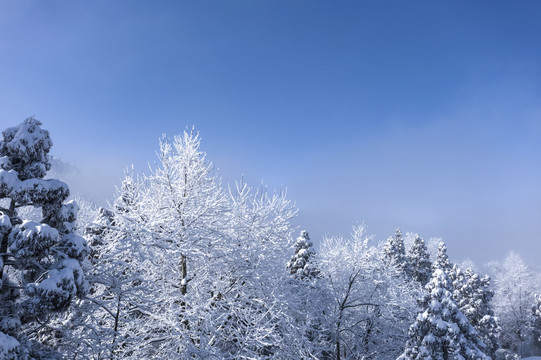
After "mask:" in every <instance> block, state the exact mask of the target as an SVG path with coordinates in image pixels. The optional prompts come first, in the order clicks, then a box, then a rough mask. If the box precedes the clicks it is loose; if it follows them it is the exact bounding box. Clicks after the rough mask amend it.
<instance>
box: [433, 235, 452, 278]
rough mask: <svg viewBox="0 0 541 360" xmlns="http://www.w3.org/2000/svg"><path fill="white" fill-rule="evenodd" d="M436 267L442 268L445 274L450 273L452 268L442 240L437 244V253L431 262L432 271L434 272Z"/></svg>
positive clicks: (448, 274)
mask: <svg viewBox="0 0 541 360" xmlns="http://www.w3.org/2000/svg"><path fill="white" fill-rule="evenodd" d="M437 269H440V270H443V271H444V272H445V273H446V274H447V276H450V275H451V273H452V269H453V264H452V263H451V261H450V260H449V256H448V255H447V246H445V243H444V242H443V241H441V242H440V243H439V244H438V255H436V261H434V263H433V264H432V271H433V272H434V271H435V270H437Z"/></svg>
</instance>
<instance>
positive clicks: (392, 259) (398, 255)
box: [383, 229, 411, 276]
mask: <svg viewBox="0 0 541 360" xmlns="http://www.w3.org/2000/svg"><path fill="white" fill-rule="evenodd" d="M383 257H384V260H385V263H386V264H388V265H390V266H394V267H396V268H397V269H399V270H400V271H401V272H402V273H403V274H405V275H406V276H411V266H410V264H409V261H408V257H407V256H406V248H405V246H404V239H403V236H402V231H400V229H396V231H395V235H394V237H393V236H390V237H389V238H388V239H387V242H386V243H385V246H384V248H383Z"/></svg>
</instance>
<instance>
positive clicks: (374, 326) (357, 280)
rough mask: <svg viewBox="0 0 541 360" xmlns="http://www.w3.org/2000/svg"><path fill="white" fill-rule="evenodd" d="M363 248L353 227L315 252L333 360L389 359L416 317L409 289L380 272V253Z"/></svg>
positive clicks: (364, 240) (385, 269)
mask: <svg viewBox="0 0 541 360" xmlns="http://www.w3.org/2000/svg"><path fill="white" fill-rule="evenodd" d="M369 242H370V238H369V237H368V236H366V235H365V233H364V227H362V226H358V227H355V228H354V229H353V233H352V236H351V239H344V238H342V237H340V236H339V237H333V238H326V239H325V240H324V242H323V244H322V247H321V249H320V251H319V268H320V269H321V277H322V279H323V280H324V281H326V282H327V286H328V290H327V291H328V293H329V296H330V299H332V302H331V304H330V307H331V310H332V311H330V312H327V317H326V322H327V324H328V325H327V327H328V329H329V331H330V332H331V334H332V335H333V353H334V354H335V359H395V358H396V357H397V356H398V355H399V350H398V349H400V347H401V346H402V344H403V343H404V342H405V339H406V333H407V329H408V327H409V324H410V319H411V317H413V314H414V313H415V312H416V306H415V291H414V289H412V288H411V287H410V286H409V284H410V283H409V282H407V281H404V278H403V277H402V276H397V274H399V273H400V272H399V271H400V270H398V269H396V268H395V267H389V266H384V264H385V262H384V258H383V257H382V255H381V252H382V248H381V247H377V246H371V245H370V243H369Z"/></svg>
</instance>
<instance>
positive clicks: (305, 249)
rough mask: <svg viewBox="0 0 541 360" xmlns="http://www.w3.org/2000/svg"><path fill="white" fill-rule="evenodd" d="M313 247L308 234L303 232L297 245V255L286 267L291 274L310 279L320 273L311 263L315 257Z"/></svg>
mask: <svg viewBox="0 0 541 360" xmlns="http://www.w3.org/2000/svg"><path fill="white" fill-rule="evenodd" d="M312 246H313V244H312V241H311V240H310V237H309V236H308V232H307V231H306V230H302V231H301V233H300V235H299V237H298V238H297V242H296V244H295V255H293V256H292V257H291V260H289V261H288V263H287V265H286V267H287V269H288V270H289V273H290V274H293V275H295V277H298V278H300V279H310V278H313V277H315V276H317V274H318V271H317V269H316V267H315V266H314V264H313V263H312V261H311V260H312V258H313V257H314V255H315V252H314V250H313V249H312Z"/></svg>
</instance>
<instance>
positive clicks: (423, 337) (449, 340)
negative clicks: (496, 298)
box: [398, 268, 490, 360]
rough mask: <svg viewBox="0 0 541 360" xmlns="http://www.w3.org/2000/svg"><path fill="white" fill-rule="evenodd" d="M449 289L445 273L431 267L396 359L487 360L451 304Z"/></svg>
mask: <svg viewBox="0 0 541 360" xmlns="http://www.w3.org/2000/svg"><path fill="white" fill-rule="evenodd" d="M451 288H452V286H451V280H450V279H449V277H448V275H447V274H446V272H445V271H444V270H443V269H441V268H435V270H434V272H433V274H432V278H431V280H430V282H429V283H428V284H427V285H426V290H427V294H426V295H425V296H424V297H423V299H422V301H421V306H422V310H421V312H420V313H419V314H418V315H417V319H416V320H415V322H414V323H413V325H411V327H410V330H409V334H408V335H409V339H408V341H407V342H406V348H405V350H404V352H403V353H402V355H400V357H399V358H398V359H399V360H413V359H415V360H421V359H438V360H447V359H449V360H450V359H469V360H481V359H490V357H489V356H487V355H486V354H485V353H484V352H483V351H482V348H483V344H482V342H481V341H480V339H479V338H478V335H477V331H476V330H475V329H474V328H473V326H472V325H471V324H470V323H469V321H468V319H467V318H466V316H465V315H464V314H463V313H462V312H461V311H460V309H459V308H458V306H457V304H456V303H455V302H454V300H453V296H452V293H451V291H450V290H451Z"/></svg>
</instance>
